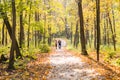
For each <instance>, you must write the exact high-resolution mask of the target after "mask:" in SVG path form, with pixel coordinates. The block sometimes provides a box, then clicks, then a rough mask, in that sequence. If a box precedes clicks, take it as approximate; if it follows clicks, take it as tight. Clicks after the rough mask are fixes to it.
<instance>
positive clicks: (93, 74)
mask: <svg viewBox="0 0 120 80" xmlns="http://www.w3.org/2000/svg"><path fill="white" fill-rule="evenodd" d="M36 56H37V59H35V60H30V61H27V60H26V58H24V59H23V60H20V61H21V63H23V64H26V65H25V66H23V65H19V67H18V68H17V69H16V70H13V71H11V72H8V71H7V70H6V67H7V64H6V63H5V64H0V80H120V74H118V73H117V70H116V71H114V70H113V69H112V68H110V67H109V65H105V64H103V63H100V62H99V63H98V62H96V61H95V60H94V59H93V58H92V57H90V56H83V55H81V54H77V53H75V52H73V51H70V50H67V49H66V48H65V47H62V49H55V48H52V51H51V52H50V53H42V54H41V53H38V54H37V55H36ZM20 66H21V67H20ZM116 69H117V68H116ZM118 71H119V69H118Z"/></svg>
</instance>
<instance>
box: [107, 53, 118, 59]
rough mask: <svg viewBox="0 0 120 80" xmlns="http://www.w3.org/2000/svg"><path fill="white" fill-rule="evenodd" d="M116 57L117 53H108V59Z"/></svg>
mask: <svg viewBox="0 0 120 80" xmlns="http://www.w3.org/2000/svg"><path fill="white" fill-rule="evenodd" d="M115 55H116V52H110V53H108V58H113V57H114V56H115Z"/></svg>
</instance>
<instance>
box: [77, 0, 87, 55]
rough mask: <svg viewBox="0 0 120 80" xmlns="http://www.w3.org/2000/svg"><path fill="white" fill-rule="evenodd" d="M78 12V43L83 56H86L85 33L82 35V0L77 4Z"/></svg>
mask: <svg viewBox="0 0 120 80" xmlns="http://www.w3.org/2000/svg"><path fill="white" fill-rule="evenodd" d="M78 11H79V18H80V41H81V50H82V54H83V55H88V53H87V51H86V45H85V33H84V20H83V10H82V0H80V1H79V2H78Z"/></svg>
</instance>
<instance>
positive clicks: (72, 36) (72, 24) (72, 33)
mask: <svg viewBox="0 0 120 80" xmlns="http://www.w3.org/2000/svg"><path fill="white" fill-rule="evenodd" d="M72 27H73V24H72V23H71V34H70V35H71V44H72V43H73V39H72V38H73V32H72V30H73V28H72Z"/></svg>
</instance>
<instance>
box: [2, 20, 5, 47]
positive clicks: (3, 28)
mask: <svg viewBox="0 0 120 80" xmlns="http://www.w3.org/2000/svg"><path fill="white" fill-rule="evenodd" d="M4 42H5V24H4V22H3V27H2V45H4Z"/></svg>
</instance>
